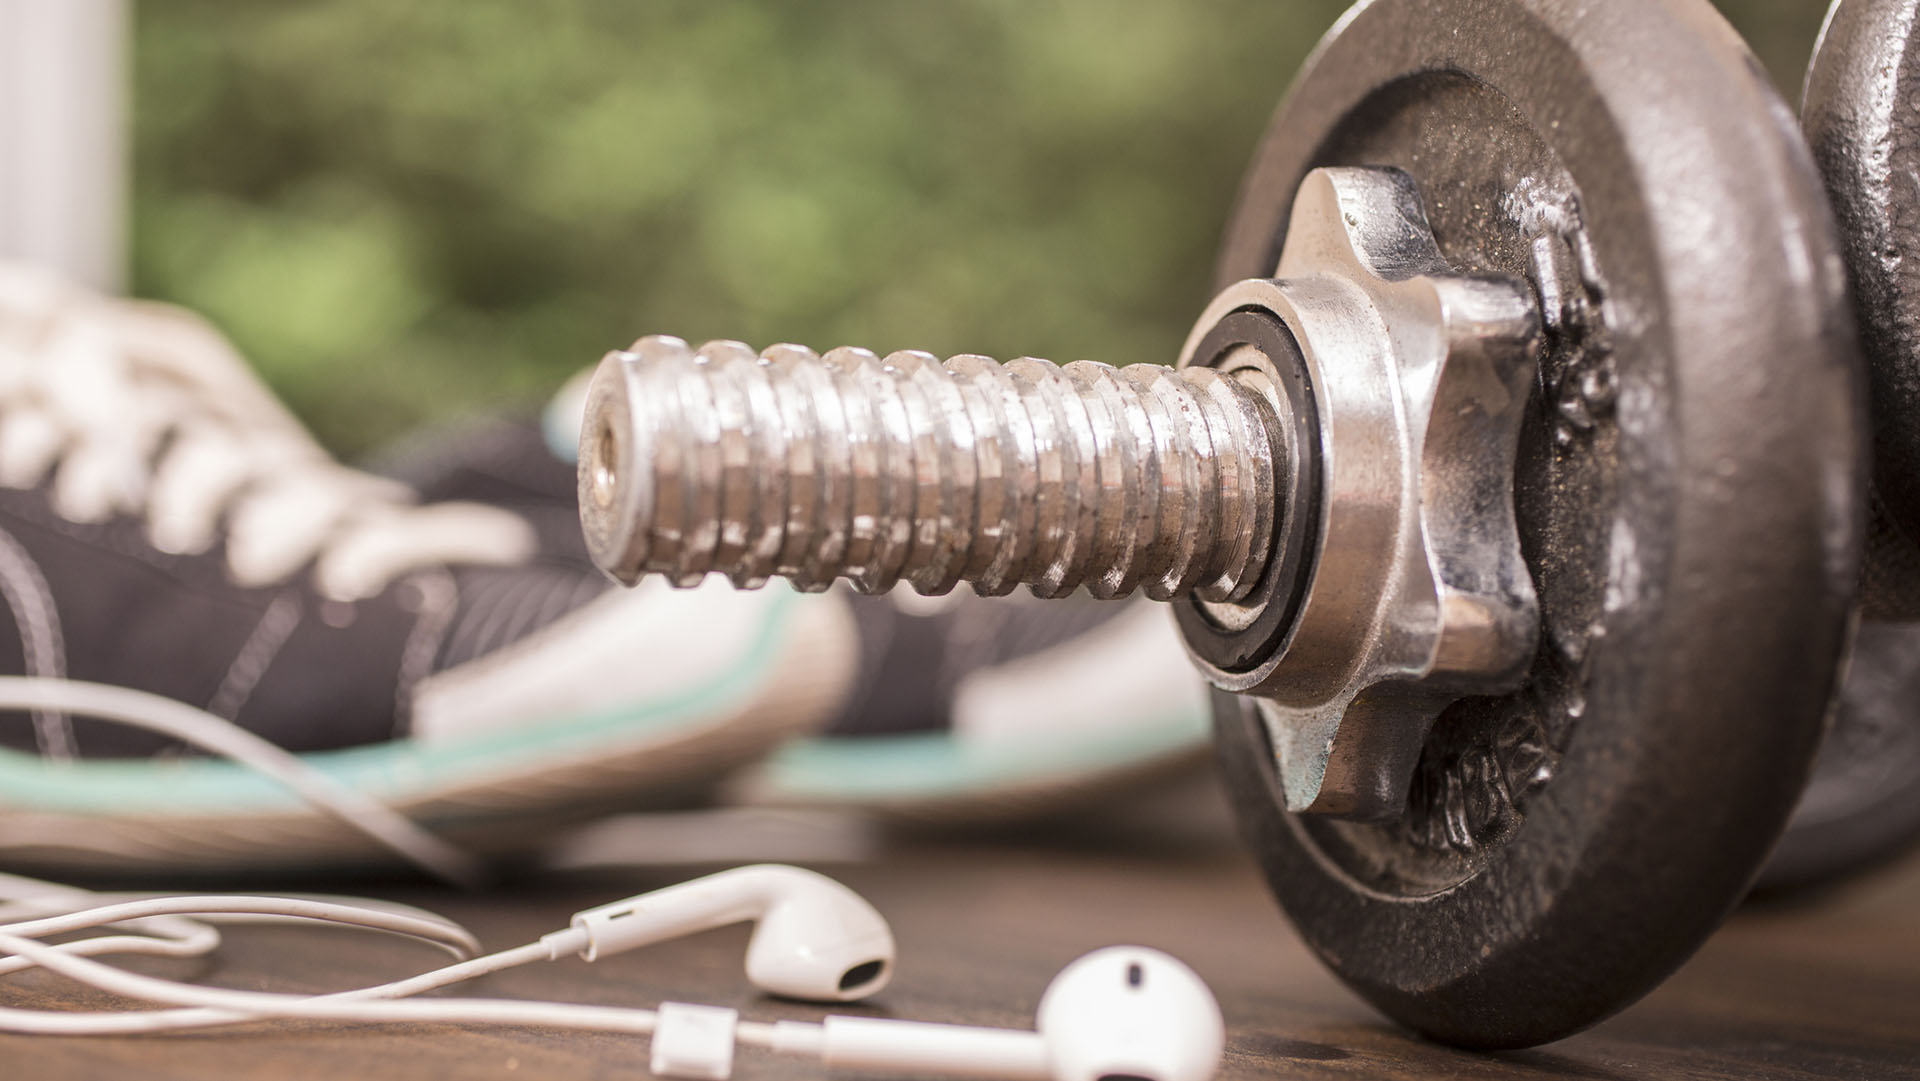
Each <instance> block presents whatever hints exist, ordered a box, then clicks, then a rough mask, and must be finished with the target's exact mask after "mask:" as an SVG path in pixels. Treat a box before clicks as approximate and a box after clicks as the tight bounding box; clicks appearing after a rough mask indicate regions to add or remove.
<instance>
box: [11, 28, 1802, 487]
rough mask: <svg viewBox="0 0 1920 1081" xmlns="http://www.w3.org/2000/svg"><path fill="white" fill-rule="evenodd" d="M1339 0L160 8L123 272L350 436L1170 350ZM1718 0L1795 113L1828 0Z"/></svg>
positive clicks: (144, 33) (370, 442) (343, 438)
mask: <svg viewBox="0 0 1920 1081" xmlns="http://www.w3.org/2000/svg"><path fill="white" fill-rule="evenodd" d="M10 2H12V3H16V4H18V3H22V2H25V3H45V2H48V0H10ZM0 6H3V5H0ZM1345 6H1346V2H1345V0H1286V2H1275V0H1204V2H1188V3H1181V4H1166V3H1160V4H1146V3H1136V4H1124V5H1122V4H1114V3H1110V2H1100V0H1072V2H1062V0H1051V2H1033V0H973V2H967V3H902V2H889V0H835V2H816V3H808V4H788V3H774V2H770V0H758V2H752V3H724V4H719V3H708V2H693V0H675V2H650V3H644V4H642V3H632V2H628V0H548V2H544V3H537V4H536V3H527V2H525V0H462V2H461V3H395V2H393V0H334V2H327V3H319V2H287V3H276V4H259V3H254V2H250V0H166V2H164V3H163V2H159V0H147V2H140V3H135V4H134V5H133V8H132V22H131V29H130V38H129V40H130V67H131V102H132V104H131V122H132V130H133V143H132V158H131V161H132V173H131V212H130V219H129V223H128V230H129V234H130V237H131V253H130V259H131V262H130V264H129V268H130V269H129V273H128V286H129V288H130V290H131V291H132V292H134V293H135V294H137V295H143V296H152V297H158V298H162V299H166V300H171V301H175V302H178V303H181V304H185V305H187V306H189V307H192V308H195V309H198V310H200V311H202V312H204V313H206V314H207V315H209V316H211V317H212V318H213V319H214V320H215V321H216V322H218V323H219V324H220V325H221V326H223V327H224V328H225V329H226V330H227V331H228V332H229V333H230V334H231V335H232V336H233V337H234V338H235V339H236V340H237V341H238V343H239V345H240V347H241V349H242V350H243V351H244V352H245V353H246V354H247V355H248V356H250V357H251V358H252V359H253V361H254V362H255V364H256V365H257V366H258V368H259V369H260V370H261V371H262V372H263V373H264V374H265V375H266V376H267V378H268V379H269V380H270V381H271V382H272V383H273V384H274V385H275V386H276V387H277V388H278V389H279V390H280V391H281V393H282V394H283V395H284V396H285V397H286V399H287V400H288V402H289V404H291V405H292V406H293V407H294V409H295V410H296V411H297V412H299V413H300V414H301V415H302V416H303V417H305V418H306V419H307V420H308V421H309V423H310V424H312V426H313V427H314V429H315V431H316V432H317V433H318V434H319V435H320V437H321V438H322V439H323V440H324V441H326V442H327V443H329V444H330V445H331V446H333V447H334V448H335V449H336V450H337V451H339V452H341V453H343V454H347V455H354V454H358V453H361V452H364V451H366V450H367V449H369V448H370V447H373V446H375V445H376V444H378V443H380V442H382V441H384V440H386V439H389V438H391V437H393V436H394V435H396V434H398V433H399V432H401V431H402V430H403V429H406V428H408V427H410V426H413V425H416V424H418V423H420V422H422V421H427V420H435V419H446V418H450V417H454V416H458V415H460V414H463V413H470V412H474V411H478V410H484V409H495V408H499V407H501V406H503V405H507V404H511V403H526V404H531V403H534V402H537V401H538V400H540V399H542V398H544V397H545V396H546V395H547V394H548V393H549V392H550V391H551V390H552V389H553V388H554V387H555V386H556V385H557V384H558V382H559V381H560V380H561V379H563V378H564V377H565V376H566V375H568V374H570V373H571V372H573V371H574V370H576V369H578V368H579V367H581V366H582V365H585V364H588V363H590V362H592V361H594V360H596V359H597V358H598V357H599V355H600V354H601V353H602V352H604V351H605V350H607V349H608V348H610V347H615V346H620V345H624V344H626V343H627V342H629V341H631V340H632V339H633V338H634V337H635V336H636V335H638V334H641V333H648V332H667V333H673V334H678V335H681V336H683V337H687V338H690V339H693V340H695V341H698V340H702V339H705V338H710V337H733V338H741V339H744V340H746V341H748V342H751V343H754V344H755V345H756V346H763V345H766V344H770V343H772V342H774V341H781V340H792V341H800V342H805V343H808V344H811V345H815V346H817V347H821V348H826V347H829V346H834V345H841V344H856V345H865V346H868V347H870V348H873V349H877V350H880V351H882V352H885V351H887V350H890V349H895V348H907V347H916V348H924V349H929V350H932V351H935V352H938V353H940V354H942V355H946V354H949V353H954V352H983V353H987V354H990V355H994V356H999V357H1003V358H1004V357H1007V356H1012V355H1016V354H1021V353H1031V354H1034V355H1038V356H1047V357H1052V358H1054V359H1058V360H1068V359H1073V358H1076V357H1083V356H1085V357H1095V358H1099V359H1103V360H1109V361H1113V362H1116V363H1126V362H1132V361H1137V360H1166V359H1168V358H1170V357H1171V356H1172V355H1173V352H1174V350H1175V349H1176V348H1177V347H1178V344H1179V342H1180V340H1181V338H1182V337H1183V336H1184V334H1185V333H1186V330H1187V327H1188V322H1189V320H1190V319H1191V318H1192V316H1193V314H1194V313H1195V312H1197V311H1198V310H1199V308H1200V307H1201V305H1202V304H1203V303H1204V300H1205V299H1206V296H1205V295H1206V293H1207V291H1208V275H1209V271H1210V267H1211V261H1212V257H1213V249H1214V247H1215V243H1216V240H1217V238H1218V236H1219V233H1220V230H1221V227H1222V223H1223V221H1224V218H1225V215H1226V213H1227V209H1228V206H1229V203H1230V201H1231V198H1232V195H1233V192H1234V188H1235V185H1236V182H1237V179H1238V175H1239V173H1240V170H1241V168H1242V166H1243V165H1244V163H1245V161H1246V159H1247V156H1248V154H1249V153H1250V151H1251V149H1252V146H1253V142H1254V139H1255V137H1256V135H1257V134H1258V133H1259V131H1260V129H1261V127H1262V125H1263V123H1264V121H1265V119H1266V116H1267V114H1268V112H1269V111H1270V110H1271V109H1272V107H1273V106H1274V104H1275V102H1277V101H1278V99H1279V98H1280V96H1281V94H1282V92H1283V91H1284V90H1285V88H1286V85H1287V83H1288V81H1289V80H1290V78H1291V77H1292V75H1293V72H1294V70H1295V68H1296V67H1297V66H1298V64H1299V62H1300V60H1301V59H1302V58H1303V57H1304V56H1305V54H1306V52H1307V51H1308V49H1310V48H1311V47H1312V45H1313V43H1314V41H1315V40H1316V39H1317V38H1318V37H1319V36H1320V35H1321V34H1322V33H1323V32H1324V31H1325V30H1326V29H1327V27H1328V26H1329V25H1331V23H1332V22H1333V20H1334V19H1335V18H1336V17H1337V16H1338V15H1339V13H1340V12H1341V11H1342V10H1343V9H1344V8H1345ZM1721 6H1722V8H1723V10H1724V11H1725V12H1726V14H1727V15H1728V16H1729V17H1730V18H1731V19H1732V20H1733V22H1734V23H1735V24H1736V25H1737V26H1738V27H1739V29H1740V30H1741V31H1742V32H1743V33H1744V34H1745V35H1746V37H1747V38H1748V40H1749V41H1750V42H1751V43H1752V44H1753V46H1754V47H1755V49H1756V51H1757V52H1758V53H1759V55H1760V57H1761V59H1762V60H1763V62H1764V63H1765V64H1766V65H1767V67H1768V69H1769V70H1770V71H1771V72H1772V74H1773V75H1774V77H1775V78H1776V80H1777V81H1778V82H1779V84H1780V85H1781V86H1782V87H1784V88H1787V90H1788V93H1787V96H1788V98H1789V99H1790V100H1797V98H1798V85H1799V80H1800V77H1801V72H1802V70H1803V68H1804V65H1805V63H1806V59H1807V56H1808V54H1809V53H1810V51H1811V48H1812V45H1813V40H1814V37H1815V34H1816V32H1817V30H1818V27H1819V23H1820V20H1821V17H1822V15H1823V13H1824V8H1825V4H1824V2H1820V0H1727V2H1725V3H1723V4H1722V5H1721Z"/></svg>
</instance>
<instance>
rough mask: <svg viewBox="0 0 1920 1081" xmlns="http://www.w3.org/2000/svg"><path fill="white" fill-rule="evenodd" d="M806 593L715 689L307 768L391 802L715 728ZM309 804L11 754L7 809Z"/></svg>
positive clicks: (275, 791) (402, 744) (225, 785)
mask: <svg viewBox="0 0 1920 1081" xmlns="http://www.w3.org/2000/svg"><path fill="white" fill-rule="evenodd" d="M800 599H801V598H800V597H799V596H798V595H776V596H775V597H773V598H772V599H771V603H770V604H769V606H768V610H767V618H766V619H765V620H763V621H762V623H761V626H760V628H759V631H758V634H757V635H756V637H755V639H754V641H753V642H752V644H751V645H749V647H748V648H747V650H746V651H745V653H744V654H743V655H742V656H741V658H740V661H739V663H737V664H735V665H733V666H731V667H729V668H728V669H727V670H726V671H724V672H722V673H719V674H718V675H716V676H715V677H714V678H713V679H711V680H709V681H707V682H706V683H704V684H701V685H697V686H693V687H689V688H687V689H686V690H684V691H682V692H680V693H677V694H673V695H670V696H668V697H665V698H661V699H657V700H655V701H652V702H648V703H644V704H639V705H632V706H625V707H622V708H619V709H613V710H607V711H604V712H600V713H592V714H583V715H576V716H570V717H569V716H561V717H553V718H549V719H545V720H540V721H536V722H531V723H528V724H524V725H520V726H517V727H514V728H511V729H506V730H503V731H499V732H488V733H481V734H478V735H475V736H472V737H470V738H466V739H461V740H457V741H447V742H436V743H430V744H423V743H416V742H414V741H412V740H395V741H393V742H391V743H383V744H377V745H373V746H366V747H352V748H348V749H345V750H338V751H318V752H314V753H311V754H304V755H301V756H300V757H301V760H302V761H303V762H305V763H307V764H308V765H310V766H313V767H314V768H316V769H318V770H320V771H321V772H322V773H325V774H327V775H328V776H329V777H331V778H333V779H334V780H336V781H338V782H340V783H342V784H345V785H347V786H349V787H352V788H356V789H359V790H360V791H363V792H366V793H368V794H370V795H372V796H374V797H376V798H378V799H380V800H383V801H385V802H389V803H405V802H407V801H408V800H410V799H412V798H414V797H415V796H416V795H418V794H421V793H425V792H431V791H437V790H442V789H447V788H453V787H458V786H459V785H460V783H461V782H462V781H463V780H465V779H467V778H478V777H484V776H486V775H488V774H490V773H493V772H496V771H498V770H500V769H501V768H502V767H503V766H512V767H514V768H516V769H524V768H525V766H526V765H527V763H528V762H529V760H533V761H538V760H539V759H540V758H542V757H553V758H577V757H578V756H579V755H580V754H581V753H582V752H584V751H589V750H591V749H592V748H594V747H595V746H598V745H602V744H605V743H607V742H608V741H609V740H610V739H619V740H620V741H621V742H631V741H632V739H633V737H635V736H640V735H644V734H655V733H663V732H670V731H673V730H675V729H677V728H680V727H683V726H686V725H688V724H690V723H696V722H701V721H707V720H710V719H712V718H713V717H715V716H718V715H720V714H722V713H724V712H725V711H726V709H727V708H728V707H729V706H731V705H733V704H736V703H738V702H741V701H743V700H745V699H747V698H750V697H751V696H752V694H753V693H754V692H755V691H756V690H758V689H759V688H760V687H761V686H762V685H764V683H765V681H766V679H767V678H768V677H769V675H770V674H771V673H772V671H773V668H774V661H775V658H776V654H777V651H778V650H777V647H778V645H779V643H780V641H781V639H782V638H783V637H784V634H785V632H786V630H787V628H788V626H789V624H790V623H791V622H792V617H793V615H794V611H795V603H796V602H797V601H799V600H800ZM306 806H307V804H306V802H305V801H304V800H302V799H301V798H300V797H298V796H296V795H294V794H293V793H292V792H291V791H289V790H287V789H286V788H283V787H282V786H281V785H280V784H279V783H278V782H276V781H274V780H272V779H270V778H267V777H264V776H262V775H260V774H258V773H256V772H254V771H253V770H251V769H248V768H247V767H245V766H242V765H240V764H239V763H236V762H231V761H228V760H226V759H218V758H182V759H166V760H151V759H143V760H137V761H135V760H119V759H102V760H87V759H82V760H79V761H66V762H61V761H53V760H49V759H46V758H42V757H40V756H39V755H34V754H26V753H23V752H20V751H0V810H15V811H48V812H56V811H57V812H65V813H70V814H82V815H114V816H122V817H124V816H129V815H139V814H153V815H162V816H165V815H183V814H266V813H285V812H287V811H292V810H299V809H301V808H304V807H306Z"/></svg>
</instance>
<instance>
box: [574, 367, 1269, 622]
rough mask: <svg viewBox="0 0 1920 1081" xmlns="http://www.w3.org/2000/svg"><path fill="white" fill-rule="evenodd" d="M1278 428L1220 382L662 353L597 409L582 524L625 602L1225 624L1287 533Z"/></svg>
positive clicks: (1191, 374) (607, 372)
mask: <svg viewBox="0 0 1920 1081" xmlns="http://www.w3.org/2000/svg"><path fill="white" fill-rule="evenodd" d="M1274 408H1275V407H1274V404H1273V403H1272V402H1271V401H1269V400H1268V399H1267V398H1266V397H1263V396H1262V395H1261V394H1260V393H1259V392H1257V391H1256V390H1254V389H1253V388H1250V387H1248V386H1246V385H1244V384H1242V383H1240V382H1239V381H1237V380H1236V379H1234V378H1232V377H1230V376H1227V375H1224V374H1222V373H1220V372H1218V371H1214V370H1213V369H1210V368H1185V369H1179V370H1176V369H1173V368H1167V367H1163V366H1159V365H1145V364H1142V365H1134V366H1131V367H1126V368H1114V367H1111V366H1109V365H1105V364H1096V363H1093V362H1090V361H1075V362H1073V363H1071V364H1066V365H1057V364H1053V363H1052V362H1050V361H1044V360H1036V359H1033V358H1021V359H1018V360H1014V361H1011V362H1009V363H1007V364H999V363H996V362H994V361H993V360H991V359H989V358H987V357H980V356H957V357H953V358H951V359H949V360H947V361H946V362H945V363H941V362H940V361H939V360H937V359H936V358H935V357H933V356H932V355H930V354H927V353H919V352H898V353H893V354H891V355H889V356H887V357H885V358H884V359H883V358H881V357H878V356H876V355H874V354H873V353H870V352H867V351H866V350H863V349H836V350H833V351H832V352H829V353H827V354H826V355H824V356H821V355H818V354H815V353H814V352H813V351H812V350H809V349H806V348H804V347H802V346H795V345H776V346H774V347H772V348H770V349H768V350H766V351H765V352H764V353H760V354H755V353H754V352H753V350H752V349H750V348H749V347H747V346H745V345H742V344H740V343H739V342H727V341H720V342H709V343H707V344H706V345H703V346H701V347H700V348H699V349H698V350H695V349H692V348H689V347H688V345H687V343H685V342H683V341H681V340H680V339H678V338H669V337H649V338H643V339H641V340H640V341H638V342H636V343H635V344H634V347H633V349H632V350H630V351H624V352H615V353H610V354H608V356H607V358H606V360H604V361H603V362H602V364H601V367H600V370H599V371H598V372H597V373H596V375H595V377H594V381H593V385H592V388H591V389H590V390H589V392H588V404H587V415H586V422H585V425H584V426H583V428H582V431H581V452H580V513H581V522H582V526H583V527H584V529H585V531H586V535H587V541H588V547H589V549H590V550H591V551H592V553H593V557H594V560H595V561H596V562H597V563H598V564H599V565H600V566H601V567H602V568H603V569H605V570H606V571H608V572H609V573H611V574H613V575H614V576H615V577H617V578H620V579H622V580H624V581H628V582H632V581H635V580H637V579H638V578H639V577H641V576H642V575H645V574H649V573H655V574H664V575H666V576H668V577H669V578H671V579H672V580H673V581H675V582H676V583H679V584H683V585H690V584H693V583H695V582H698V581H699V580H701V579H703V578H704V577H705V576H706V575H708V574H712V573H719V574H724V575H726V576H727V578H729V579H730V580H731V581H732V582H733V583H734V584H735V585H738V586H742V587H748V588H751V587H755V586H759V585H762V584H764V583H765V582H766V581H767V580H768V579H769V578H772V577H784V578H787V579H789V580H790V581H791V582H792V583H793V584H794V586H795V587H797V588H799V589H802V590H820V589H825V588H827V586H828V585H830V584H831V583H832V582H833V581H834V579H836V578H846V579H848V580H849V581H850V582H852V584H853V586H854V588H855V589H857V590H860V591H861V592H867V593H878V592H884V591H886V590H888V589H891V588H893V586H894V585H895V584H897V583H898V582H901V581H906V582H909V583H911V584H912V586H913V587H914V589H916V590H918V591H919V592H921V593H924V594H939V593H945V592H948V591H949V590H951V589H953V588H954V586H955V585H957V584H958V583H960V582H968V583H971V584H972V585H973V587H974V589H975V590H976V591H977V592H979V593H982V594H986V595H995V594H1002V593H1007V592H1009V591H1011V590H1012V589H1013V588H1014V586H1016V585H1019V584H1022V583H1024V584H1026V585H1028V586H1029V587H1031V588H1032V590H1033V592H1034V593H1036V594H1038V595H1040V596H1043V597H1054V596H1063V595H1065V594H1067V593H1070V592H1072V591H1073V590H1075V589H1077V588H1080V587H1082V586H1084V587H1086V589H1087V590H1088V591H1089V592H1090V593H1092V594H1093V595H1094V596H1096V597H1120V596H1125V595H1127V594H1130V593H1132V592H1134V591H1135V590H1144V591H1145V592H1146V593H1147V595H1148V596H1151V597H1154V598H1156V599H1159V600H1170V599H1172V598H1175V597H1181V596H1188V595H1193V596H1198V597H1199V598H1200V599H1202V600H1208V601H1233V600H1239V599H1242V598H1243V597H1244V596H1245V595H1246V594H1247V593H1248V592H1249V591H1251V590H1252V588H1253V587H1254V585H1255V584H1256V583H1257V582H1258V581H1259V579H1260V577H1261V575H1262V573H1263V571H1264V569H1265V567H1266V564H1267V561H1268V559H1269V558H1270V555H1271V548H1272V545H1273V538H1274V536H1275V534H1276V526H1277V524H1278V519H1279V517H1280V515H1281V514H1282V513H1283V511H1284V508H1282V507H1281V506H1279V503H1278V499H1279V497H1278V495H1277V494H1276V493H1277V492H1278V491H1279V489H1278V488H1277V487H1276V485H1275V472H1276V470H1277V469H1279V468H1282V467H1284V465H1285V462H1284V458H1283V456H1284V449H1283V444H1282V443H1281V442H1280V441H1279V440H1278V439H1277V438H1276V436H1275V433H1276V432H1278V431H1280V428H1279V425H1278V421H1277V419H1276V416H1275V412H1274Z"/></svg>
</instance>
